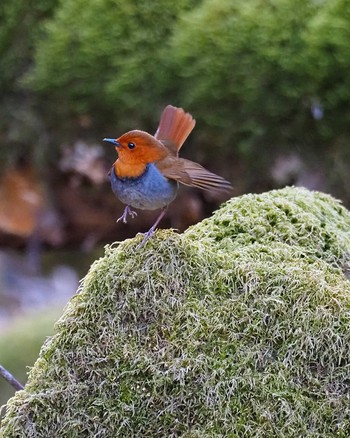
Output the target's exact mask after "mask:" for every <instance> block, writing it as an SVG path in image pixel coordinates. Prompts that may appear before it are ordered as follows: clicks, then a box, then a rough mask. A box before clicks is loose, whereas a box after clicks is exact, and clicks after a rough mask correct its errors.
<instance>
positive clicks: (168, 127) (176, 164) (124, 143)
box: [103, 105, 232, 247]
mask: <svg viewBox="0 0 350 438" xmlns="http://www.w3.org/2000/svg"><path fill="white" fill-rule="evenodd" d="M195 124H196V121H195V120H194V119H193V117H192V116H191V114H189V113H185V111H184V110H183V109H182V108H176V107H174V106H172V105H168V106H167V107H165V109H164V111H163V113H162V116H161V119H160V122H159V126H158V129H157V132H156V133H155V135H154V136H153V135H151V134H148V133H147V132H144V131H139V130H134V131H129V132H127V133H126V134H123V135H122V136H121V137H119V138H117V139H113V138H105V139H104V140H103V141H107V142H110V143H113V144H114V145H115V149H116V151H117V153H118V159H117V161H116V162H115V163H114V165H113V167H112V169H111V172H110V179H111V185H112V190H113V192H114V194H115V195H116V197H117V198H118V199H120V201H121V202H123V203H124V204H126V207H125V209H124V213H123V215H122V216H121V217H120V218H119V219H118V221H120V220H122V221H123V222H124V223H126V222H127V216H128V215H130V216H131V217H134V216H136V215H137V213H136V212H135V211H133V210H132V209H131V207H134V208H138V209H141V210H157V209H161V212H160V214H159V216H158V218H157V220H156V221H155V223H154V224H153V225H152V227H151V228H150V229H149V231H148V232H147V233H145V235H144V238H143V241H142V242H141V244H140V245H139V247H141V246H143V245H144V243H145V242H146V241H147V239H149V238H150V237H151V236H152V234H153V233H154V231H155V229H156V227H157V225H158V224H159V222H160V221H161V219H162V218H163V216H164V215H165V212H166V209H167V207H168V205H169V204H170V203H171V202H172V201H173V200H174V199H175V197H176V194H177V190H178V183H179V182H180V183H182V184H185V185H186V186H190V187H198V188H200V189H203V190H209V191H218V192H230V191H231V190H232V186H231V184H230V183H229V182H228V181H226V180H225V179H224V178H222V177H221V176H218V175H215V173H212V172H209V171H208V170H206V169H205V168H204V167H202V166H201V165H200V164H198V163H195V162H193V161H190V160H186V159H184V158H179V156H178V155H179V150H180V148H181V146H182V145H183V143H184V142H185V140H186V138H187V137H188V136H189V134H190V133H191V131H192V129H193V128H194V125H195ZM118 221H117V222H118Z"/></svg>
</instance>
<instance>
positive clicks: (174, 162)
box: [156, 155, 232, 193]
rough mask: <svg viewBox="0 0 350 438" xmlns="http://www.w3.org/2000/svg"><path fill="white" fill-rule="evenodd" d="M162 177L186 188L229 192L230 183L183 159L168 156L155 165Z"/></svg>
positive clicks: (230, 188)
mask: <svg viewBox="0 0 350 438" xmlns="http://www.w3.org/2000/svg"><path fill="white" fill-rule="evenodd" d="M156 165H157V167H158V169H159V170H160V171H161V172H162V174H163V175H164V176H166V177H167V178H169V179H173V180H176V181H178V182H180V183H182V184H185V185H186V186H190V187H198V188H200V189H202V190H209V191H217V192H227V193H229V192H231V190H232V186H231V183H229V182H228V181H226V180H225V179H224V178H222V177H221V176H219V175H216V174H215V173H212V172H209V170H207V169H205V168H204V167H203V166H201V165H200V164H198V163H195V162H193V161H190V160H186V159H185V158H177V157H174V156H170V155H169V156H168V157H166V158H164V159H163V160H160V161H158V162H157V163H156Z"/></svg>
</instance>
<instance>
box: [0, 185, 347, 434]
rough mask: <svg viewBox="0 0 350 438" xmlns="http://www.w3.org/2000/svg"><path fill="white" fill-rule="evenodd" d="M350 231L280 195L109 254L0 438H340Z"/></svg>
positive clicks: (297, 197) (301, 193)
mask: <svg viewBox="0 0 350 438" xmlns="http://www.w3.org/2000/svg"><path fill="white" fill-rule="evenodd" d="M349 230H350V213H349V212H348V211H347V210H345V209H344V208H343V207H342V206H341V205H340V204H339V203H338V202H337V201H335V200H334V199H333V198H331V197H330V196H327V195H324V194H321V193H312V192H309V191H307V190H304V189H296V188H286V189H283V190H276V191H272V192H269V193H265V194H262V195H247V196H242V197H240V198H236V199H232V200H230V201H229V202H227V203H226V205H224V206H223V207H222V208H221V209H220V210H218V211H217V212H216V213H215V214H214V215H213V216H212V217H211V218H210V219H207V220H205V221H203V222H202V223H200V224H198V225H196V226H194V227H192V228H190V229H189V230H188V231H187V232H186V233H184V234H183V235H178V234H176V233H174V232H172V231H159V232H158V233H157V234H156V236H155V237H154V238H153V239H152V240H150V241H149V242H148V243H147V245H145V247H143V248H142V249H141V250H138V251H137V250H136V245H137V244H138V243H139V242H140V237H138V238H136V239H133V240H128V241H125V242H123V243H122V244H120V245H118V246H113V245H112V246H109V247H107V248H106V253H105V256H104V257H103V258H101V259H100V260H97V261H96V262H95V263H94V264H93V266H92V267H91V269H90V271H89V273H88V274H87V276H86V278H85V279H84V281H83V283H82V285H81V288H80V293H79V294H78V295H76V296H75V297H74V298H73V299H72V300H71V302H70V303H69V305H68V307H67V309H66V311H65V313H64V315H63V316H62V318H61V319H60V321H59V322H58V324H57V334H56V335H55V336H53V337H52V338H51V339H50V340H49V341H48V342H47V343H46V344H45V345H44V347H43V348H42V350H41V353H40V357H39V359H38V360H37V362H36V364H35V366H34V368H33V369H32V370H31V373H30V376H29V382H28V384H27V385H26V387H25V390H24V391H20V392H18V393H17V394H16V395H15V397H13V398H12V399H11V401H10V402H9V405H8V411H7V415H6V417H5V420H4V421H3V424H2V428H1V429H0V431H1V432H2V436H3V437H73V438H74V437H84V436H86V437H136V436H137V437H153V436H154V437H156V436H157V437H180V436H181V437H201V438H203V437H224V436H230V437H242V436H247V437H307V436H310V437H318V436H322V437H334V436H338V437H347V436H349V435H350V396H349V393H350V391H349V389H350V388H349V385H350V380H349V372H350V282H349V280H348V278H347V275H348V272H349V266H350V263H349V253H350V233H349Z"/></svg>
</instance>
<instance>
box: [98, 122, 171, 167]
mask: <svg viewBox="0 0 350 438" xmlns="http://www.w3.org/2000/svg"><path fill="white" fill-rule="evenodd" d="M103 141H107V142H109V143H112V144H114V145H115V150H116V151H117V153H118V159H119V160H120V161H121V162H124V163H127V164H128V165H133V164H135V165H140V164H145V165H146V164H148V163H152V162H155V161H158V160H161V159H162V158H164V157H165V156H166V155H167V154H168V151H167V149H166V147H165V146H164V145H163V144H162V143H161V142H160V141H158V140H157V139H156V138H155V137H153V135H151V134H148V133H147V132H144V131H138V130H134V131H129V132H127V133H126V134H123V135H122V136H121V137H119V138H117V139H113V138H104V139H103Z"/></svg>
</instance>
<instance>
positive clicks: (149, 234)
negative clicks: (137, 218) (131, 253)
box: [136, 228, 155, 249]
mask: <svg viewBox="0 0 350 438" xmlns="http://www.w3.org/2000/svg"><path fill="white" fill-rule="evenodd" d="M154 230H155V229H154V228H153V229H152V228H151V229H150V230H148V231H147V233H141V234H142V235H143V239H142V242H141V243H140V244H139V245H137V247H136V249H140V248H142V247H143V245H144V244H145V243H146V242H147V240H148V239H149V238H150V237H152V236H153V234H154Z"/></svg>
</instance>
